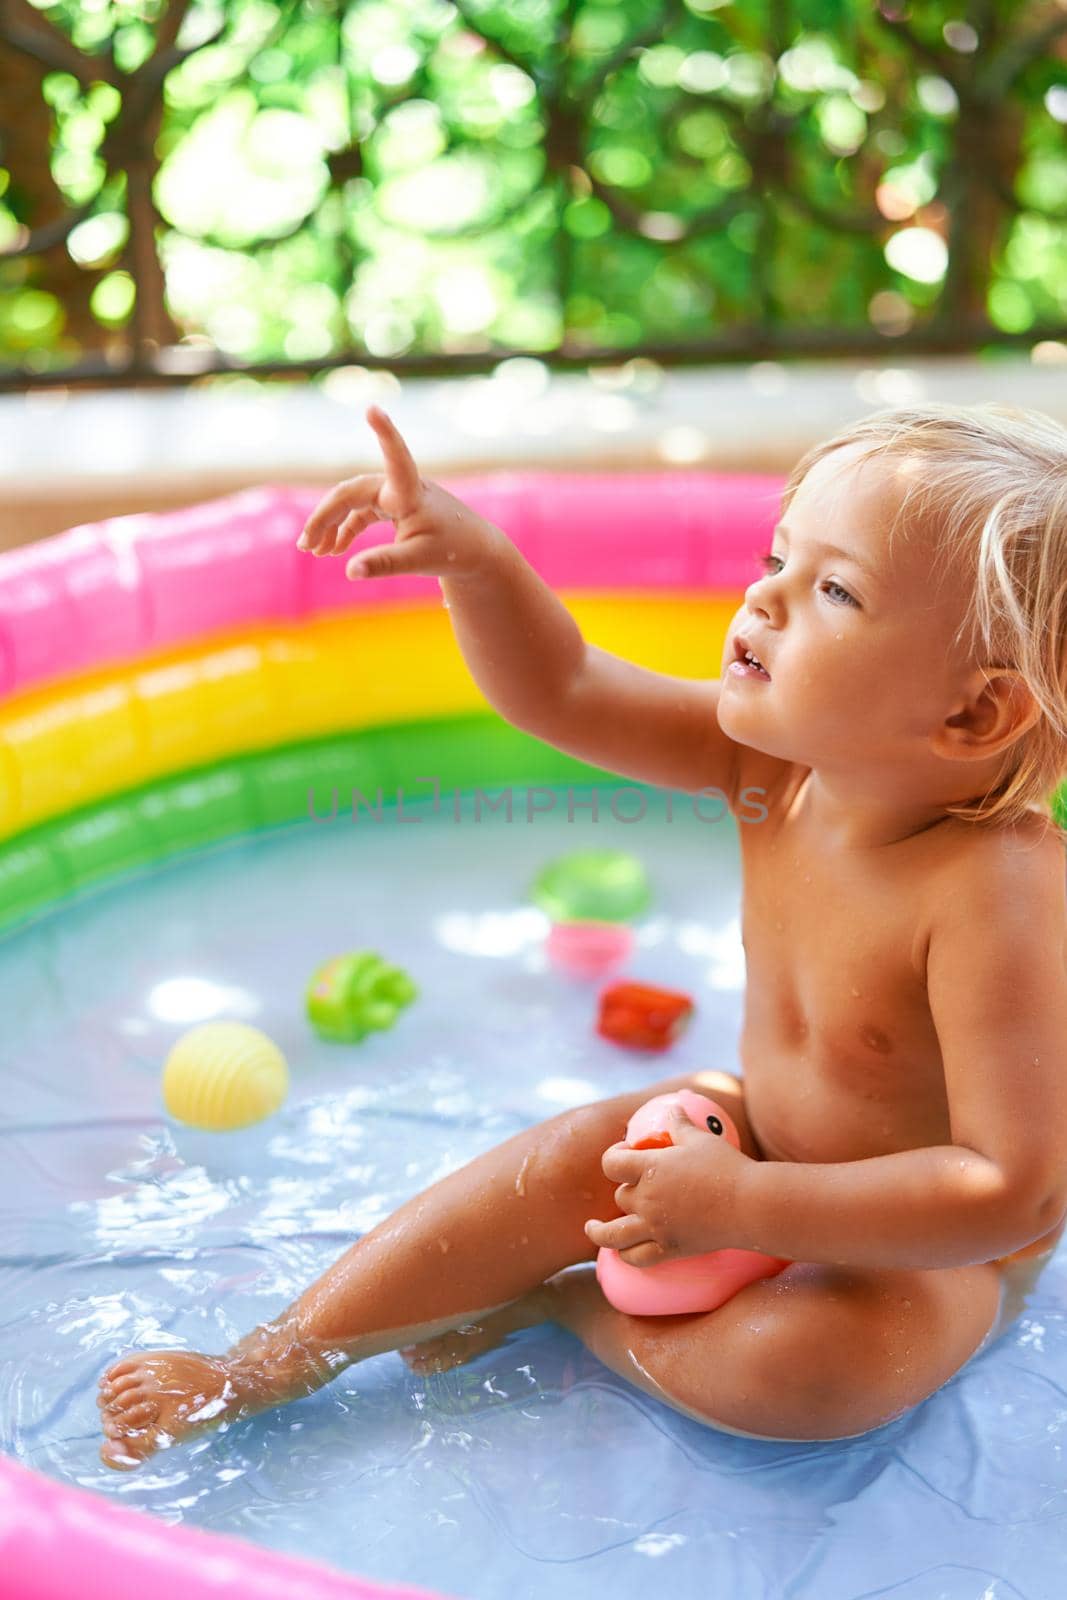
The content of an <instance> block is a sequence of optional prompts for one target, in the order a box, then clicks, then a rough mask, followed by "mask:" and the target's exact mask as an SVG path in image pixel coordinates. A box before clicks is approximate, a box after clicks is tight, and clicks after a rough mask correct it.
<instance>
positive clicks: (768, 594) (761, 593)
mask: <svg viewBox="0 0 1067 1600" xmlns="http://www.w3.org/2000/svg"><path fill="white" fill-rule="evenodd" d="M775 576H776V574H774V573H765V574H764V575H763V577H762V578H757V579H756V581H755V582H754V583H750V584H749V586H748V588H747V589H746V590H745V605H746V606H747V607H748V609H749V610H750V611H753V612H755V614H756V615H757V616H760V617H766V618H767V620H768V621H770V620H771V619H772V618H773V617H774V616H776V615H777V614H778V612H780V610H781V600H780V598H779V595H778V591H777V589H776V588H775V587H774V584H773V582H772V580H773V578H774V577H775Z"/></svg>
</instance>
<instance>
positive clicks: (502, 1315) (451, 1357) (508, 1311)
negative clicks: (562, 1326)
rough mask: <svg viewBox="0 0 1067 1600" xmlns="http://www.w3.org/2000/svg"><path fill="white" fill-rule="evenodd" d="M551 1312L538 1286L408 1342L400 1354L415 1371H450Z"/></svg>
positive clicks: (544, 1319)
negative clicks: (482, 1313) (470, 1318)
mask: <svg viewBox="0 0 1067 1600" xmlns="http://www.w3.org/2000/svg"><path fill="white" fill-rule="evenodd" d="M548 1316H549V1311H548V1308H547V1306H546V1304H545V1294H544V1291H543V1290H542V1289H535V1290H533V1292H532V1293H530V1294H527V1295H523V1296H522V1298H521V1299H520V1300H512V1301H511V1303H510V1304H509V1305H506V1306H501V1307H500V1309H499V1311H490V1312H489V1313H488V1315H486V1316H482V1317H479V1318H478V1320H477V1321H476V1322H463V1323H460V1325H459V1327H457V1328H449V1329H448V1330H447V1331H446V1332H445V1333H439V1334H437V1335H436V1336H435V1337H434V1338H432V1339H426V1340H424V1341H423V1342H422V1344H410V1345H407V1346H406V1347H405V1348H404V1349H402V1350H401V1351H400V1352H399V1354H400V1357H401V1359H402V1360H403V1362H404V1363H405V1365H406V1366H409V1367H410V1368H411V1370H412V1372H420V1373H421V1372H450V1371H451V1370H452V1368H453V1367H462V1366H465V1365H466V1363H467V1362H468V1361H473V1360H474V1359H475V1357H476V1356H480V1355H483V1354H484V1353H485V1351H486V1350H493V1349H495V1348H496V1346H497V1345H498V1344H503V1342H504V1340H505V1339H506V1338H507V1336H508V1334H509V1333H516V1332H518V1330H519V1329H520V1328H530V1327H532V1326H533V1325H534V1323H537V1322H545V1321H546V1320H547V1319H548Z"/></svg>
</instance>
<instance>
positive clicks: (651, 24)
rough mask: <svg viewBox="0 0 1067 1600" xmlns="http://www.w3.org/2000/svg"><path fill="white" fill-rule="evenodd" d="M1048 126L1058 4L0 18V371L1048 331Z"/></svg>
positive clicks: (275, 10) (52, 9) (1060, 284)
mask: <svg viewBox="0 0 1067 1600" xmlns="http://www.w3.org/2000/svg"><path fill="white" fill-rule="evenodd" d="M1065 123H1067V13H1065V11H1064V8H1063V7H1062V6H1061V5H1060V4H1059V3H1058V0H970V3H964V0H924V3H923V4H922V5H919V4H917V3H911V4H909V3H907V0H881V3H880V5H872V4H870V3H868V0H746V3H745V4H743V5H742V4H739V3H738V4H731V3H729V0H660V3H659V4H658V5H657V4H656V3H655V0H278V3H269V0H57V3H55V4H47V3H44V4H42V3H40V0H34V3H31V0H0V252H5V254H3V255H2V256H0V362H2V363H3V364H5V365H6V366H8V367H9V368H11V367H19V368H21V369H22V370H24V371H26V372H34V371H36V372H57V371H62V370H64V369H68V368H70V367H71V366H72V365H74V364H76V363H78V362H79V361H85V360H89V361H91V360H92V359H93V358H94V356H95V358H96V359H97V360H101V359H102V360H104V361H106V362H110V363H111V364H113V365H114V364H118V365H121V364H123V363H124V362H126V361H128V360H129V359H130V358H131V357H136V359H137V360H138V361H140V362H141V363H142V364H143V365H148V366H151V364H152V363H153V362H156V361H161V360H163V358H164V357H163V355H161V352H163V353H164V354H165V353H166V352H167V351H169V352H170V353H171V359H172V362H173V355H174V351H175V350H177V352H178V354H179V356H180V354H181V352H182V349H183V348H184V350H185V351H186V353H187V354H188V355H189V357H190V359H191V360H194V359H201V360H204V361H208V362H210V360H211V359H212V354H213V352H216V351H217V352H218V353H219V354H220V355H221V357H222V358H224V360H226V361H228V362H234V363H252V364H254V363H258V362H315V361H319V360H328V359H330V358H333V357H338V356H342V355H345V354H350V355H351V358H352V359H354V360H358V359H360V356H361V355H362V356H363V357H364V358H369V359H372V360H376V361H390V362H396V363H397V364H400V363H402V361H403V359H404V358H405V357H406V356H409V355H415V354H419V353H431V354H433V353H436V354H441V355H443V356H448V355H449V354H453V355H455V354H458V353H463V354H477V353H478V352H479V351H497V350H507V349H529V350H535V351H544V352H547V353H550V352H552V351H553V350H555V349H557V348H558V347H560V346H564V347H565V348H566V349H567V350H568V351H570V352H572V353H580V352H581V351H582V350H583V349H593V348H602V347H609V348H618V349H619V350H620V351H627V350H632V349H633V348H634V347H636V346H641V345H645V344H677V345H682V346H684V345H686V344H693V343H700V344H702V345H706V344H707V343H708V342H709V341H711V342H712V343H714V342H715V341H716V340H718V341H720V342H722V343H723V344H724V346H727V347H729V348H730V349H732V350H735V351H737V352H743V351H744V350H746V349H751V351H752V352H753V353H760V354H766V353H767V352H768V351H771V352H773V351H774V350H776V349H779V348H780V349H783V350H787V349H789V348H790V347H791V346H790V340H791V339H792V340H793V341H794V343H795V342H796V340H797V339H798V338H799V337H800V335H801V333H802V332H803V331H804V330H809V331H810V332H811V335H812V338H813V341H814V342H815V344H816V345H817V343H818V336H819V333H820V330H821V331H822V333H823V334H828V333H833V334H835V335H836V337H837V338H838V340H839V341H841V340H844V341H846V342H847V340H848V338H849V337H852V338H854V339H856V340H860V339H863V338H868V339H869V337H870V335H871V331H872V329H873V330H875V331H876V332H877V333H878V334H879V335H881V336H884V337H885V338H886V340H887V341H889V340H891V339H892V338H893V337H894V336H901V335H908V334H909V333H914V334H915V335H917V336H921V335H924V334H925V335H926V336H928V337H929V338H931V339H935V338H936V339H937V340H938V341H939V342H940V343H941V344H942V345H944V344H945V343H949V344H951V343H952V342H954V341H956V342H958V343H960V344H964V345H965V344H967V343H968V342H970V343H974V342H980V341H981V339H982V338H983V336H984V335H988V334H989V333H994V334H995V332H996V331H997V330H1000V331H1001V332H1003V333H1006V334H1011V335H1026V334H1028V333H1029V332H1030V331H1031V330H1042V331H1044V332H1045V333H1046V334H1047V333H1048V332H1049V331H1050V330H1051V331H1052V332H1053V333H1055V334H1059V333H1061V332H1062V330H1064V328H1065V327H1067V271H1065V270H1064V264H1065V261H1067V140H1065V135H1064V126H1065ZM891 240H892V244H890V241H891ZM887 246H888V258H887ZM1034 336H1035V337H1036V336H1037V332H1036V331H1035V335H1034Z"/></svg>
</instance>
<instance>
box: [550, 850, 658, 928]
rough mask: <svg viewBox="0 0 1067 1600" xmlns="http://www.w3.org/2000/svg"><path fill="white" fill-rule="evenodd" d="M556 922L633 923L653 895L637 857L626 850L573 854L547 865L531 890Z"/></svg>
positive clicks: (586, 851)
mask: <svg viewBox="0 0 1067 1600" xmlns="http://www.w3.org/2000/svg"><path fill="white" fill-rule="evenodd" d="M530 892H531V895H532V898H533V901H534V904H535V905H538V906H540V907H541V910H542V911H545V912H547V914H548V915H549V916H550V917H551V918H552V921H553V922H630V921H631V920H632V919H633V918H634V917H639V916H640V915H641V913H642V912H643V911H645V910H647V908H648V904H649V901H650V900H651V898H652V891H651V888H650V886H649V882H648V874H647V873H646V871H645V869H644V867H643V866H642V865H641V863H640V861H638V859H637V857H636V856H631V855H627V854H626V852H625V851H624V850H575V851H574V852H573V853H572V854H571V855H569V856H560V857H559V859H558V860H556V861H551V862H549V864H548V866H547V867H545V868H544V869H543V870H542V871H541V872H540V873H538V875H537V877H536V879H535V880H534V884H533V888H532V890H531V891H530Z"/></svg>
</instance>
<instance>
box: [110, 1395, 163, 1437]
mask: <svg viewBox="0 0 1067 1600" xmlns="http://www.w3.org/2000/svg"><path fill="white" fill-rule="evenodd" d="M158 1420H159V1407H158V1406H157V1405H156V1404H155V1403H154V1402H153V1401H151V1400H139V1401H138V1402H137V1404H136V1405H133V1406H127V1407H125V1408H124V1409H123V1410H122V1411H111V1412H109V1413H108V1414H107V1416H105V1418H104V1424H103V1426H104V1432H105V1433H108V1434H119V1433H129V1432H131V1431H132V1430H136V1429H141V1428H146V1427H148V1425H149V1423H152V1422H157V1421H158Z"/></svg>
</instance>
